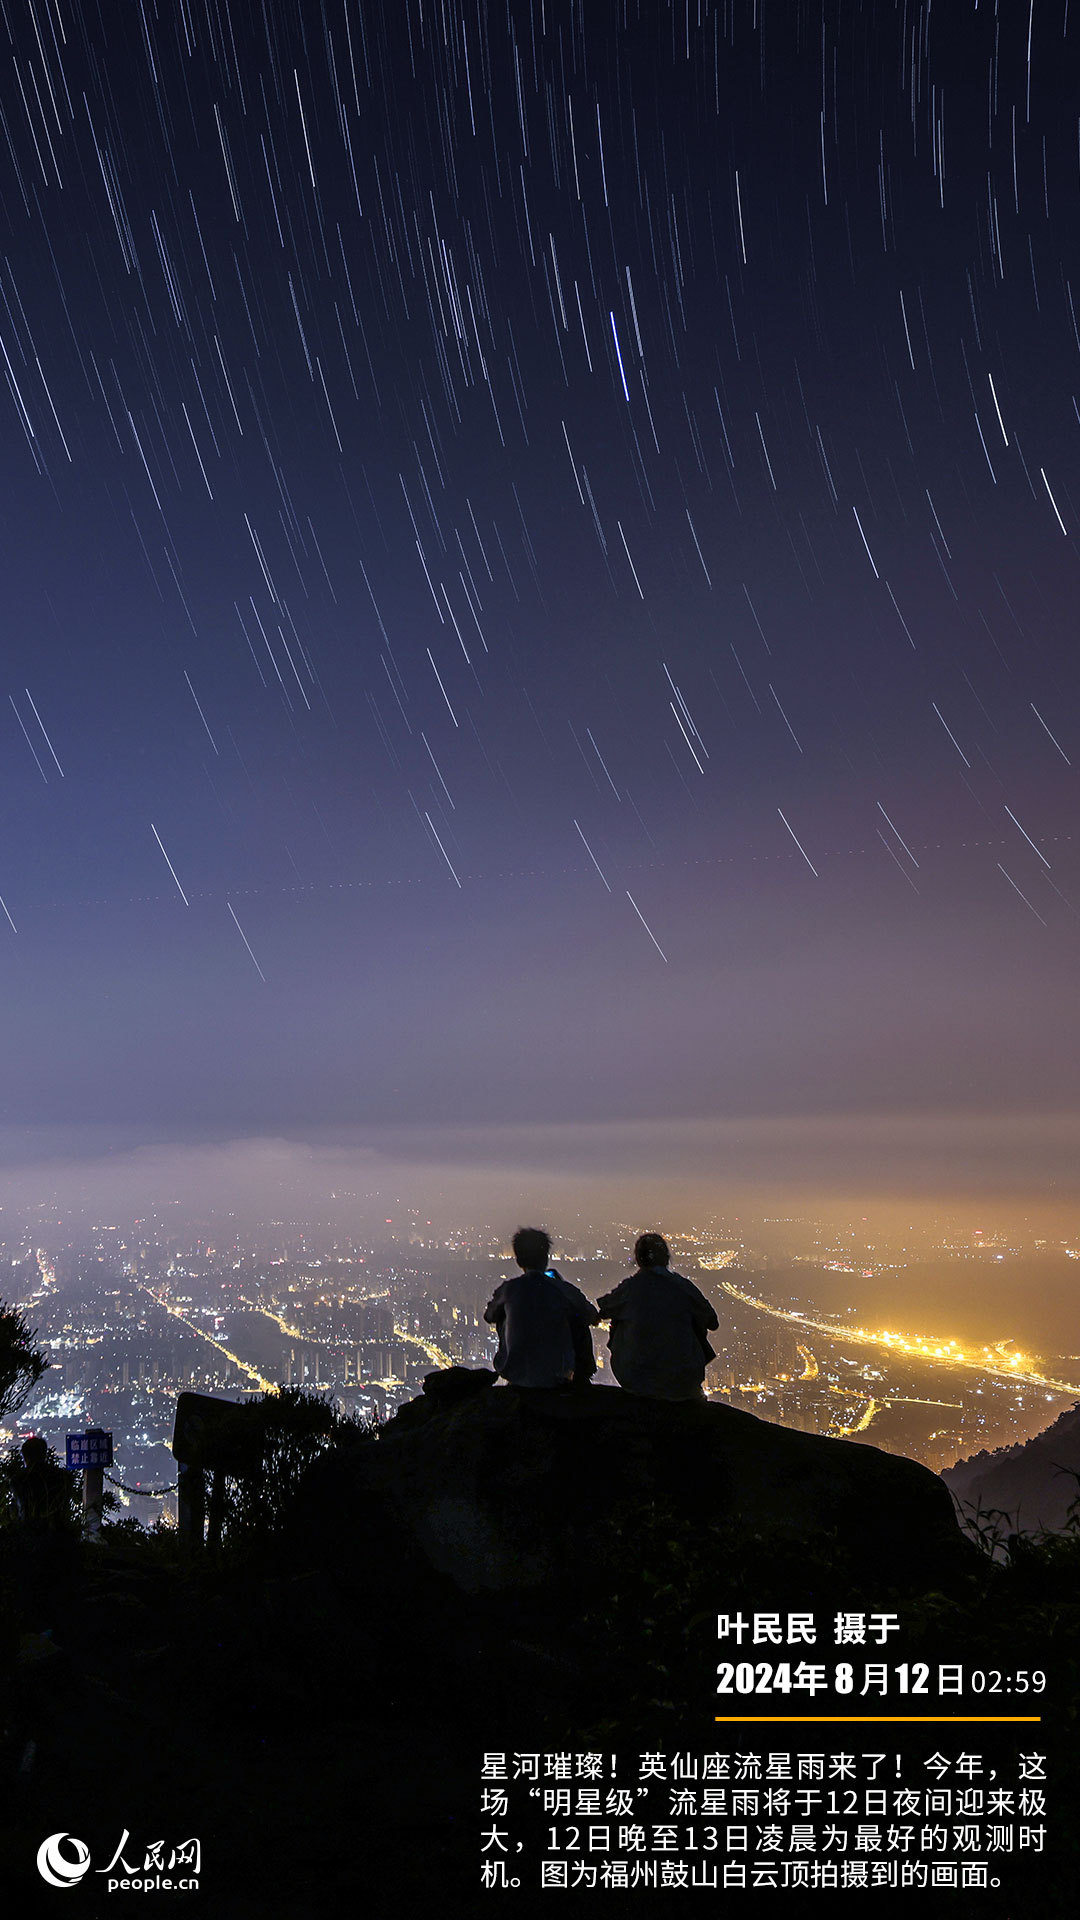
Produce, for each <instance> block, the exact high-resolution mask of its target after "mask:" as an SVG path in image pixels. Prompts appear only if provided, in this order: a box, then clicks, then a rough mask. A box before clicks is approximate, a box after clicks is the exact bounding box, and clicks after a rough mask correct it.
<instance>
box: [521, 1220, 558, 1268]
mask: <svg viewBox="0 0 1080 1920" xmlns="http://www.w3.org/2000/svg"><path fill="white" fill-rule="evenodd" d="M550 1252H551V1236H550V1234H547V1233H545V1232H544V1230H543V1228H542V1227H519V1228H518V1230H517V1232H516V1233H515V1235H514V1259H515V1260H516V1261H517V1263H518V1266H519V1267H521V1268H523V1270H524V1271H525V1272H526V1273H532V1272H535V1270H536V1268H537V1267H546V1266H547V1263H548V1255H549V1254H550Z"/></svg>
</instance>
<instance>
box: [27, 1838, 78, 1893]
mask: <svg viewBox="0 0 1080 1920" xmlns="http://www.w3.org/2000/svg"><path fill="white" fill-rule="evenodd" d="M65 1840H66V1841H67V1843H68V1845H69V1846H70V1847H74V1849H75V1858H74V1860H72V1859H69V1857H68V1855H67V1854H66V1853H64V1852H62V1851H61V1849H62V1847H63V1844H64V1841H65ZM89 1865H90V1849H89V1847H88V1846H87V1845H86V1842H85V1841H83V1840H76V1838H75V1835H74V1834H73V1833H50V1835H49V1837H48V1839H47V1840H43V1841H42V1843H41V1845H40V1847H39V1848H38V1851H37V1870H38V1872H39V1873H40V1875H41V1877H42V1879H43V1880H47V1881H48V1883H49V1885H50V1887H77V1886H78V1884H79V1881H80V1880H81V1879H82V1877H83V1874H84V1873H85V1872H86V1869H87V1867H88V1866H89Z"/></svg>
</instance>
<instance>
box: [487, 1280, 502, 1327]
mask: <svg viewBox="0 0 1080 1920" xmlns="http://www.w3.org/2000/svg"><path fill="white" fill-rule="evenodd" d="M505 1317H506V1281H505V1280H504V1281H503V1282H502V1283H501V1285H500V1286H497V1287H496V1289H495V1291H494V1293H493V1294H492V1296H491V1299H490V1300H489V1301H488V1303H487V1306H486V1307H485V1308H484V1319H485V1320H486V1321H487V1323H488V1326H489V1327H501V1326H502V1323H503V1320H504V1319H505Z"/></svg>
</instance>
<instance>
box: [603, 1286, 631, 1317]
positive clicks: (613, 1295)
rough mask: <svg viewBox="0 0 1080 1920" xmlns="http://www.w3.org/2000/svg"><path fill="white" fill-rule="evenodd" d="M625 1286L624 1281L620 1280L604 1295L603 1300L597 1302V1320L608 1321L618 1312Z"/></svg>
mask: <svg viewBox="0 0 1080 1920" xmlns="http://www.w3.org/2000/svg"><path fill="white" fill-rule="evenodd" d="M625 1285H626V1282H625V1280H620V1281H619V1284H618V1286H617V1287H612V1289H611V1292H610V1293H605V1294H604V1296H603V1298H602V1299H600V1300H598V1301H597V1303H596V1315H597V1319H599V1320H610V1319H611V1317H612V1315H613V1314H616V1313H617V1312H618V1311H619V1308H620V1307H621V1306H622V1302H623V1288H624V1286H625Z"/></svg>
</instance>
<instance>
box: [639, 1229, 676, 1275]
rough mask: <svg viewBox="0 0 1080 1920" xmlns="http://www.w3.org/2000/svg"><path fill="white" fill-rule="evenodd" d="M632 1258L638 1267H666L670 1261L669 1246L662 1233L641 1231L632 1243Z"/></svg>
mask: <svg viewBox="0 0 1080 1920" xmlns="http://www.w3.org/2000/svg"><path fill="white" fill-rule="evenodd" d="M634 1259H635V1260H636V1261H637V1263H638V1266H639V1267H666V1266H668V1265H669V1264H670V1261H671V1248H670V1247H669V1246H668V1243H667V1241H666V1240H665V1239H664V1236H663V1234H662V1233H643V1234H642V1236H641V1238H640V1240H638V1241H636V1242H635V1244H634Z"/></svg>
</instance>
